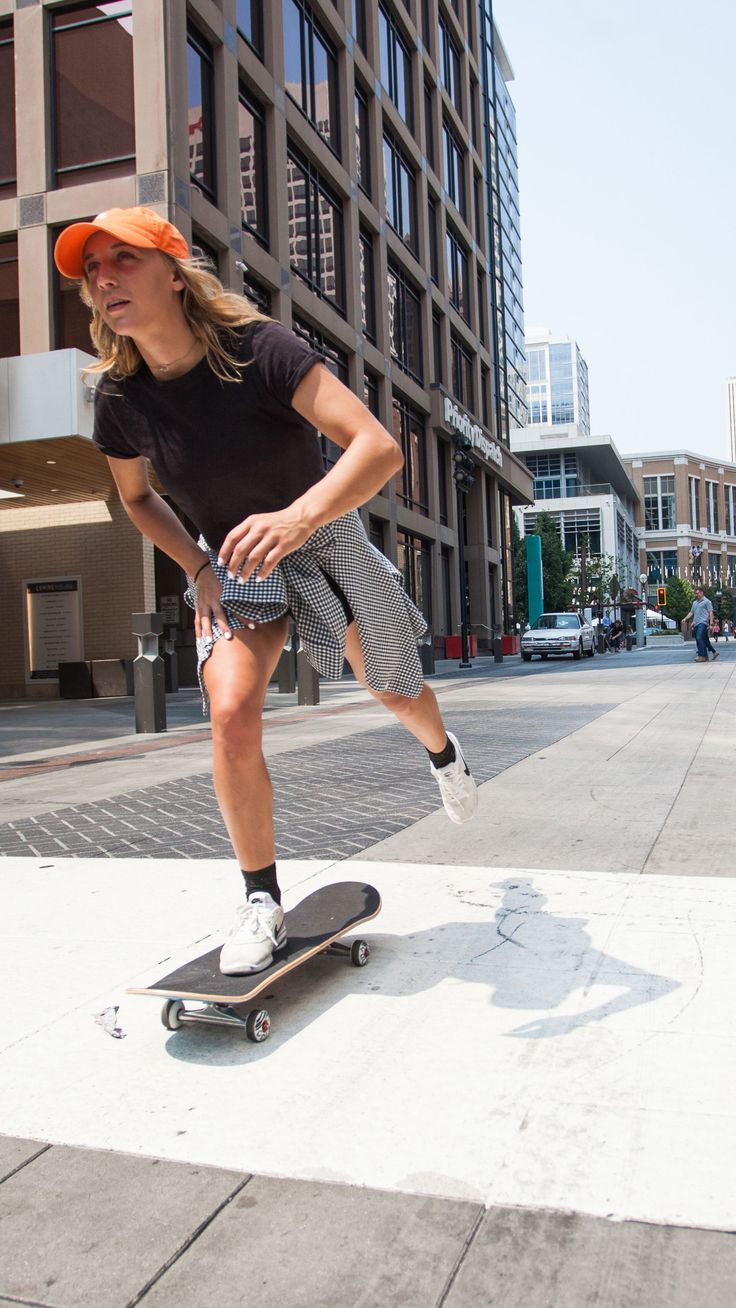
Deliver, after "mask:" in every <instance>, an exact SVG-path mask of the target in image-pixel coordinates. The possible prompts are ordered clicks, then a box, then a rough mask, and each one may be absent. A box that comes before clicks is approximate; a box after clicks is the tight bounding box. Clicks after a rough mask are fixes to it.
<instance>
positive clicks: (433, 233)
mask: <svg viewBox="0 0 736 1308" xmlns="http://www.w3.org/2000/svg"><path fill="white" fill-rule="evenodd" d="M427 214H428V218H429V275H430V277H431V278H432V281H433V282H434V283H435V285H436V286H439V281H440V247H439V219H438V217H437V202H436V201H435V200H433V199H432V197H431V196H430V197H429V199H428V200H427Z"/></svg>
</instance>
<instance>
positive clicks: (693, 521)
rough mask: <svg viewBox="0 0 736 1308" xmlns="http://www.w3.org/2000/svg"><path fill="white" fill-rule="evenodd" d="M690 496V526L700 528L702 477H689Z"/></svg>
mask: <svg viewBox="0 0 736 1308" xmlns="http://www.w3.org/2000/svg"><path fill="white" fill-rule="evenodd" d="M687 486H688V498H689V501H690V526H691V527H694V528H695V529H696V530H699V529H700V478H699V477H688V479H687Z"/></svg>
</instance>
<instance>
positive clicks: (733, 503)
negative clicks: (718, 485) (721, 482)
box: [723, 485, 736, 536]
mask: <svg viewBox="0 0 736 1308" xmlns="http://www.w3.org/2000/svg"><path fill="white" fill-rule="evenodd" d="M723 494H724V498H725V502H726V521H725V524H724V526H725V529H726V532H727V533H728V535H729V536H736V486H728V485H727V486H724V487H723Z"/></svg>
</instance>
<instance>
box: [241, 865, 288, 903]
mask: <svg viewBox="0 0 736 1308" xmlns="http://www.w3.org/2000/svg"><path fill="white" fill-rule="evenodd" d="M240 870H241V872H243V880H244V882H245V895H246V898H247V899H250V897H251V895H252V894H254V893H255V891H257V890H261V891H263V890H265V891H266V893H267V894H269V895H270V896H271V898H272V899H273V900H274V902H275V903H277V904H280V903H281V891H280V890H279V883H278V881H277V879H276V864H275V863H269V865H268V867H261V868H259V869H258V871H257V872H244V871H243V869H242V868H241V869H240Z"/></svg>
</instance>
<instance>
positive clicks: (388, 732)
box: [0, 704, 613, 859]
mask: <svg viewBox="0 0 736 1308" xmlns="http://www.w3.org/2000/svg"><path fill="white" fill-rule="evenodd" d="M612 707H613V705H609V704H596V705H595V707H590V706H586V705H580V706H573V707H561V708H551V709H545V711H544V713H540V712H539V710H538V709H515V710H510V711H507V712H495V711H493V710H486V711H484V712H477V711H476V710H472V711H458V710H456V711H455V712H454V713H453V714H451V715H450V716H449V717H448V719H447V723H448V726H449V728H450V730H451V731H454V732H455V734H456V735H457V736H458V737H459V739H460V741H461V744H462V746H463V749H464V751H465V753H466V756H467V758H468V761H469V763H470V766H471V768H472V771H473V775H474V776H475V778H476V780H477V781H478V782H479V783H480V782H483V781H488V780H490V778H491V777H495V776H496V775H497V774H498V773H499V772H503V771H505V769H506V768H509V767H511V766H512V765H513V764H514V763H518V762H519V760H520V759H523V758H527V757H528V756H529V755H530V754H534V753H536V751H537V750H540V749H543V748H545V746H547V745H551V744H553V743H554V742H555V741H557V740H560V739H561V738H562V737H563V736H567V735H569V734H570V733H571V732H573V731H576V730H577V729H578V728H579V727H582V726H584V725H585V724H586V723H588V722H591V721H593V720H594V719H595V718H597V717H599V716H601V715H602V714H603V713H605V712H607V711H608V709H609V708H612ZM269 768H270V772H271V776H272V778H273V784H274V791H275V795H276V840H277V848H278V854H279V857H280V858H336V859H342V858H350V857H355V856H356V855H358V854H360V853H361V852H362V851H363V850H364V849H367V848H368V847H369V846H370V845H373V844H375V843H376V842H377V841H379V840H384V839H385V838H386V837H387V836H392V835H394V834H395V832H397V831H401V830H403V829H404V828H405V827H408V826H411V825H412V823H414V822H418V821H419V819H420V818H423V817H425V816H426V815H427V814H429V813H433V812H434V811H435V810H436V809H437V808H438V807H439V794H438V790H437V786H436V784H435V782H434V781H433V780H432V777H431V775H430V773H429V764H428V761H427V757H426V754H425V753H424V751H423V750H422V748H421V746H420V745H418V744H417V743H416V742H415V741H414V740H412V739H411V737H408V736H407V733H406V731H405V730H404V729H403V728H402V727H400V726H389V727H384V728H380V729H379V730H377V731H367V732H364V733H362V734H360V735H353V736H349V737H347V738H345V739H344V740H333V741H328V742H325V743H323V744H320V745H314V746H310V747H309V748H307V749H295V750H291V751H289V752H287V753H284V754H279V755H277V756H276V757H275V758H273V759H272V760H271V761H270V763H269ZM8 855H13V856H18V855H20V856H23V855H27V856H28V857H38V858H44V857H47V856H53V857H54V858H79V857H88V858H90V857H96V858H99V857H107V858H132V857H137V858H231V857H232V851H231V847H230V842H229V839H228V836H227V832H226V831H225V827H224V825H223V822H222V819H221V817H220V814H219V811H218V808H217V802H216V800H215V794H214V790H213V788H212V778H211V775H210V773H209V772H202V773H199V774H197V775H195V776H191V777H186V778H183V779H182V780H180V781H174V782H169V783H167V784H166V785H160V786H147V787H145V788H143V789H137V790H132V791H129V792H128V793H126V794H122V795H116V796H114V798H112V799H109V800H102V801H98V802H95V803H90V804H77V805H74V806H68V807H65V808H61V809H59V810H58V811H56V812H53V813H44V814H41V815H40V816H38V817H35V818H23V819H22V820H19V821H17V822H6V823H3V824H1V825H0V856H8Z"/></svg>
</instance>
